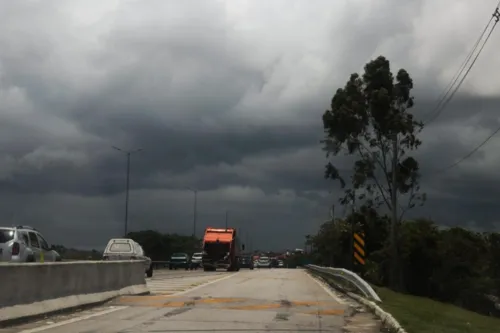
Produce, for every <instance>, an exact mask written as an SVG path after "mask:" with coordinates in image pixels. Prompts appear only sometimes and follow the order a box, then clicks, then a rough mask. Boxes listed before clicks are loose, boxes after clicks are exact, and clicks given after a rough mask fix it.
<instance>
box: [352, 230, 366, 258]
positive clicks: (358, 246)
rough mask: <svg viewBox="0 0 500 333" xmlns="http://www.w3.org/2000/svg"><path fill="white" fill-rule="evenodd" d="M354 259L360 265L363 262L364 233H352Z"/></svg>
mask: <svg viewBox="0 0 500 333" xmlns="http://www.w3.org/2000/svg"><path fill="white" fill-rule="evenodd" d="M354 259H355V260H356V261H357V262H358V263H359V264H361V265H364V264H365V233H364V232H355V233H354Z"/></svg>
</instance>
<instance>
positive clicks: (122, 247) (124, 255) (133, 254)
mask: <svg viewBox="0 0 500 333" xmlns="http://www.w3.org/2000/svg"><path fill="white" fill-rule="evenodd" d="M102 260H142V261H144V272H145V273H146V276H147V277H152V276H153V262H152V260H151V258H149V257H148V256H146V255H145V254H144V250H143V249H142V246H141V245H140V244H139V243H137V242H136V241H134V240H133V239H130V238H112V239H110V240H109V242H108V245H106V248H105V249H104V253H103V255H102Z"/></svg>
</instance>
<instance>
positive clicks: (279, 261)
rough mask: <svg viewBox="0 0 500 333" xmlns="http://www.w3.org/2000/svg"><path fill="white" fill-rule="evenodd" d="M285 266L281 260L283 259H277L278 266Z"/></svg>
mask: <svg viewBox="0 0 500 333" xmlns="http://www.w3.org/2000/svg"><path fill="white" fill-rule="evenodd" d="M283 267H285V263H284V262H283V260H278V268H283Z"/></svg>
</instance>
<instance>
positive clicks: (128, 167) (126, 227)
mask: <svg viewBox="0 0 500 333" xmlns="http://www.w3.org/2000/svg"><path fill="white" fill-rule="evenodd" d="M112 147H113V149H115V150H118V151H120V152H122V153H124V154H125V155H126V156H127V176H126V186H125V223H124V224H125V226H124V229H125V230H124V231H125V235H124V236H125V237H126V236H127V234H128V198H129V189H130V155H131V154H132V153H136V152H140V151H142V148H139V149H135V150H123V149H121V148H118V147H115V146H112Z"/></svg>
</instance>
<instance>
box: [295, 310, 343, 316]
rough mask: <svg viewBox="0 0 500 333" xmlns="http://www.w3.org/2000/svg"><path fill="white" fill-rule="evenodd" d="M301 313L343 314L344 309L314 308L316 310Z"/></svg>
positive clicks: (320, 314)
mask: <svg viewBox="0 0 500 333" xmlns="http://www.w3.org/2000/svg"><path fill="white" fill-rule="evenodd" d="M302 313H304V314H309V315H317V316H343V315H344V310H339V309H331V310H316V311H309V312H302Z"/></svg>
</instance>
